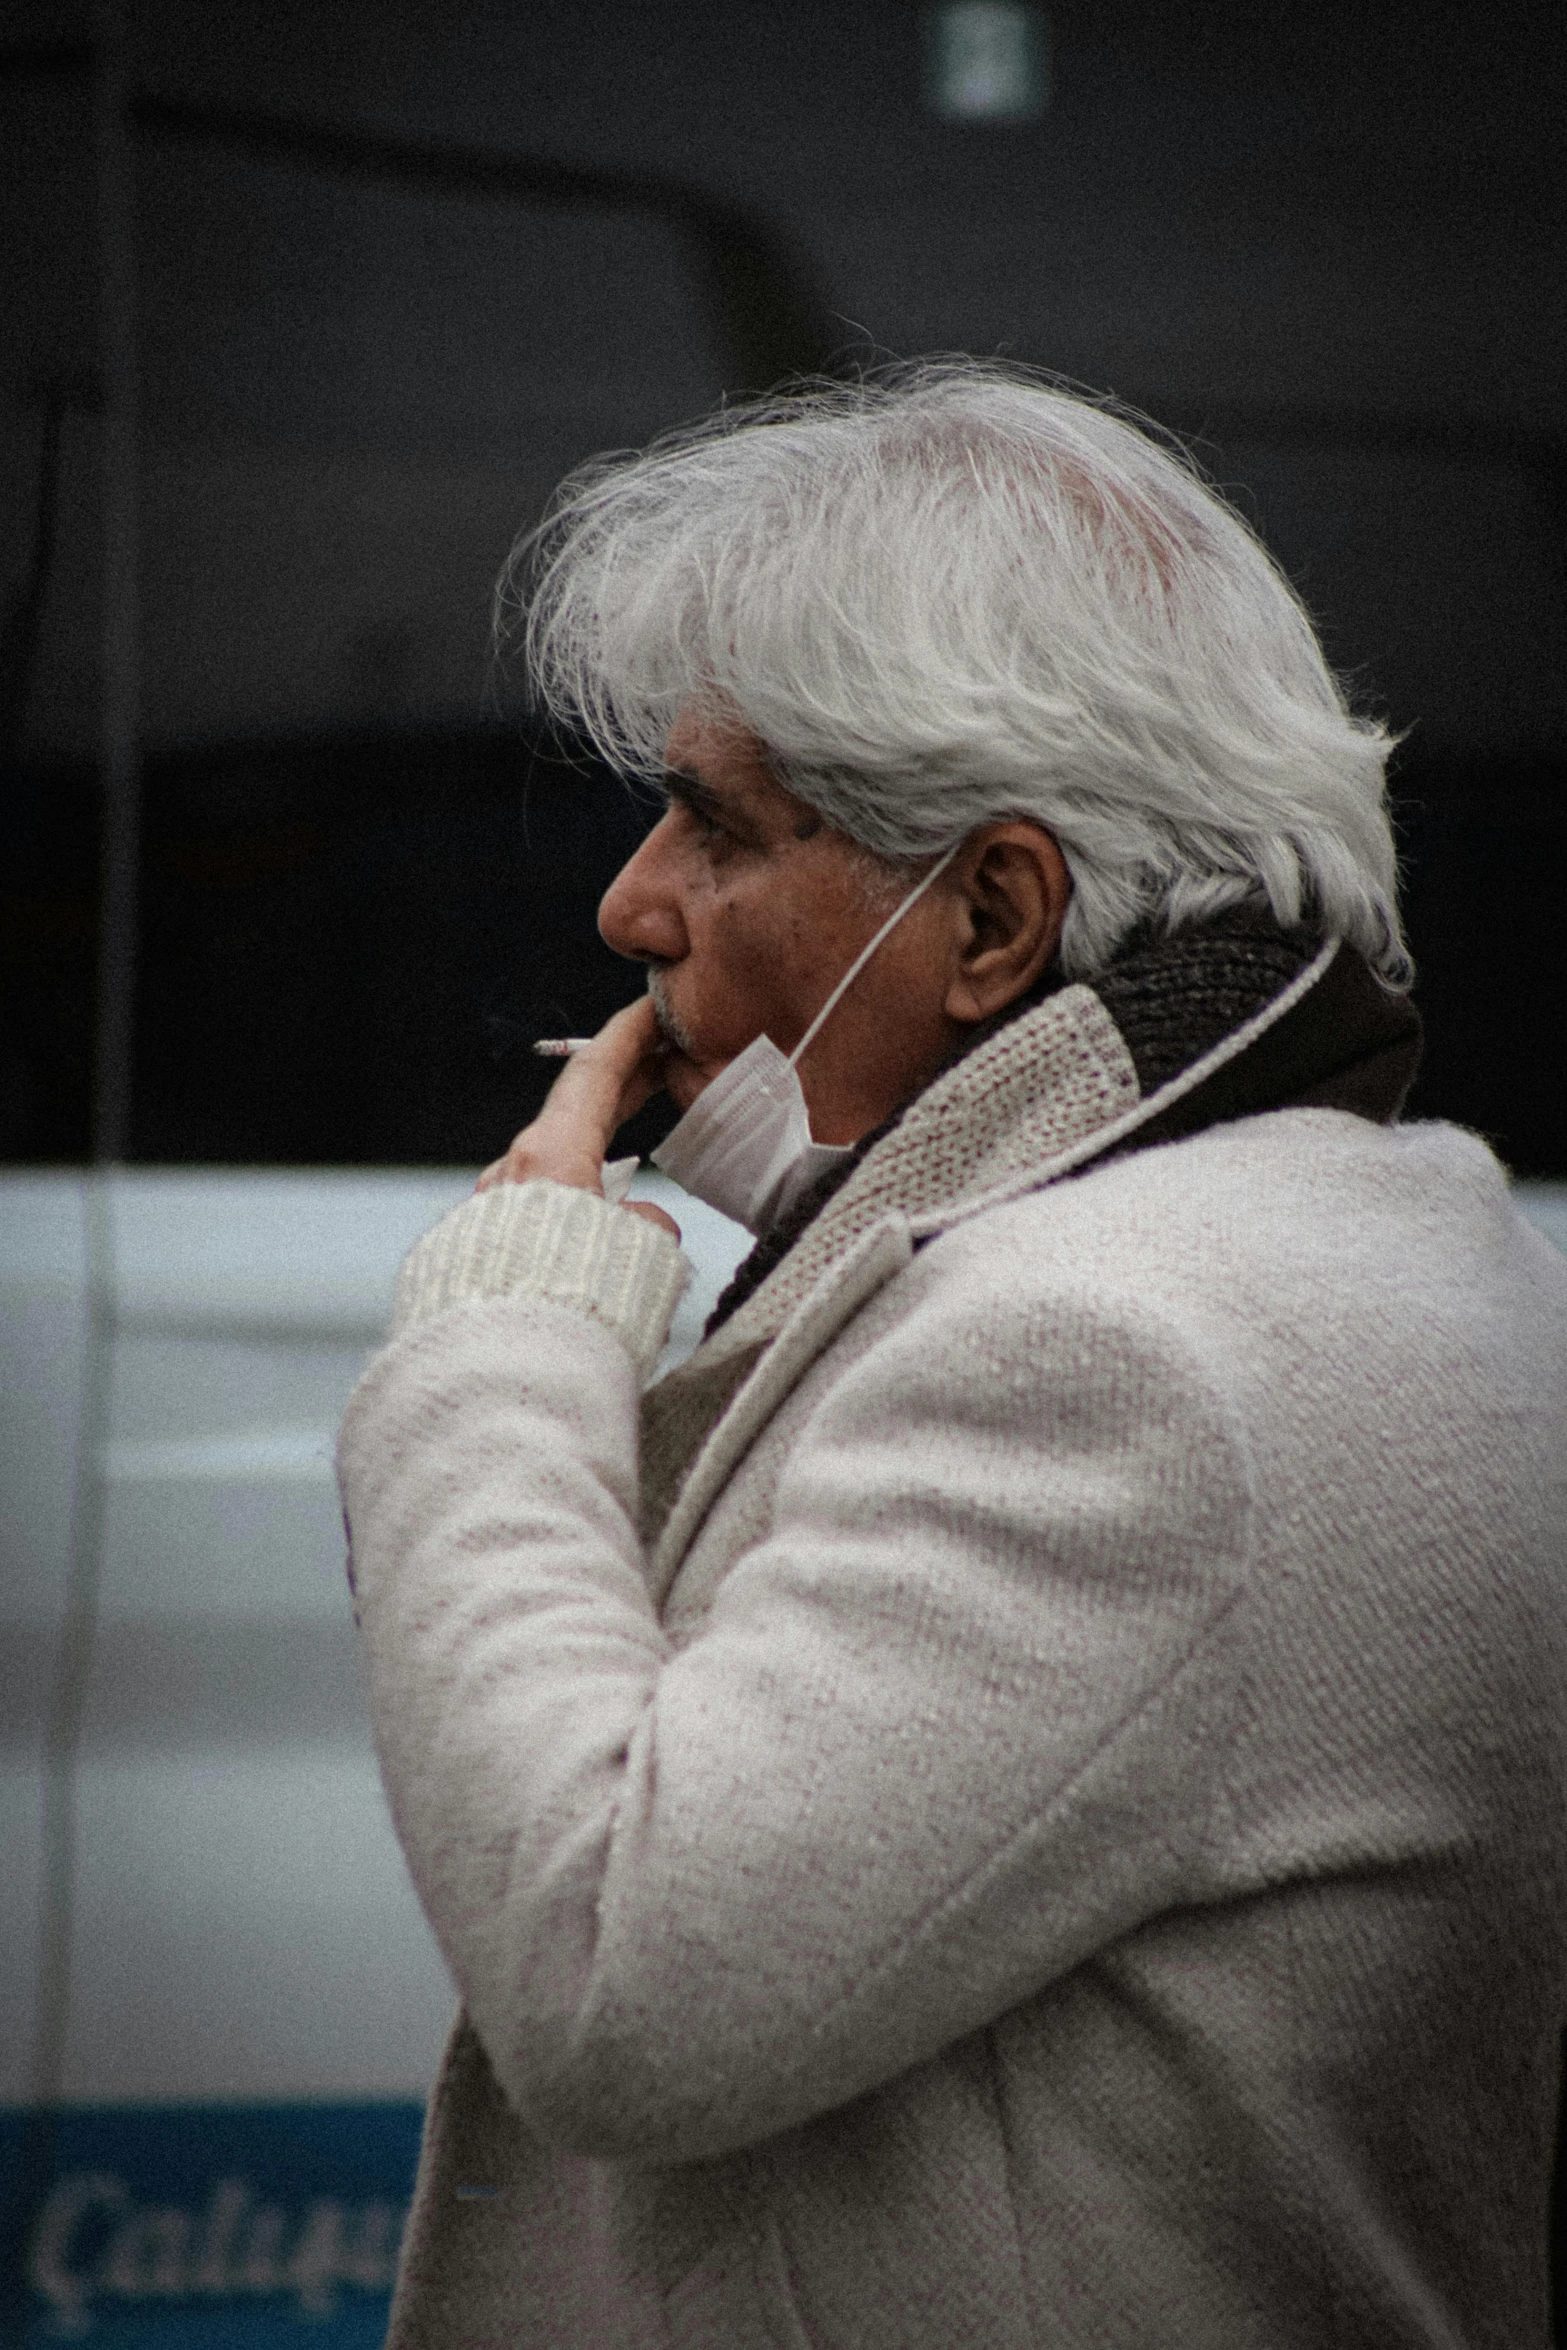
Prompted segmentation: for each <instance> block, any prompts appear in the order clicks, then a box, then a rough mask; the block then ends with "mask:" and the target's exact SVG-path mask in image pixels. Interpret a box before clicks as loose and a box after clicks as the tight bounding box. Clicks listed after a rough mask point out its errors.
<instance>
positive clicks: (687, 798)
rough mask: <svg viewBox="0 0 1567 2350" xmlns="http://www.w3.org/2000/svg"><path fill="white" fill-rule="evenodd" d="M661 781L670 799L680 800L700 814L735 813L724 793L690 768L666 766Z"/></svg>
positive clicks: (722, 814)
mask: <svg viewBox="0 0 1567 2350" xmlns="http://www.w3.org/2000/svg"><path fill="white" fill-rule="evenodd" d="M660 781H661V783H662V787H663V789H664V791H665V792H666V793H667V795H668V797H669V798H670V799H672V800H678V801H679V802H680V804H681V806H682V807H683V808H690V809H692V810H693V811H694V813H695V814H696V815H698V816H729V815H732V814H733V810H732V809H731V808H730V807H729V805H728V803H727V801H725V800H724V798H723V797H722V795H721V794H720V793H718V792H716V791H714V789H713V787H712V785H711V784H710V783H704V782H703V780H702V778H701V776H700V775H693V774H692V773H691V772H690V770H689V768H685V767H666V768H665V769H664V772H663V775H662V777H661V779H660Z"/></svg>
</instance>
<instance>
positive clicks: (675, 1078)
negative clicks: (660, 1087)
mask: <svg viewBox="0 0 1567 2350" xmlns="http://www.w3.org/2000/svg"><path fill="white" fill-rule="evenodd" d="M717 1075H718V1071H717V1070H716V1069H703V1068H701V1067H699V1066H698V1064H697V1063H696V1062H695V1061H692V1060H688V1059H687V1057H686V1055H685V1054H684V1053H683V1052H681V1050H680V1049H679V1047H678V1045H671V1046H670V1048H669V1057H668V1059H667V1060H666V1061H665V1063H664V1091H665V1092H666V1093H667V1094H668V1096H669V1098H670V1100H671V1101H672V1102H673V1103H674V1105H675V1107H676V1109H677V1110H679V1111H680V1112H681V1113H682V1114H684V1112H685V1111H687V1110H689V1109H690V1107H691V1104H692V1103H693V1102H694V1101H695V1100H696V1097H697V1095H698V1094H699V1093H705V1092H706V1090H707V1088H708V1087H709V1086H710V1085H711V1084H712V1082H713V1079H714V1078H715V1077H716V1076H717Z"/></svg>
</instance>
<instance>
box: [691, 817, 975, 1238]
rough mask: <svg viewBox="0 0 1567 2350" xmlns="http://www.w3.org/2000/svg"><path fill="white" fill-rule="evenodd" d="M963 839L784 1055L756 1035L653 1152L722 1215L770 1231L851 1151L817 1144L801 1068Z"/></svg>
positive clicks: (901, 908)
mask: <svg viewBox="0 0 1567 2350" xmlns="http://www.w3.org/2000/svg"><path fill="white" fill-rule="evenodd" d="M962 845H963V844H962V843H961V841H954V843H953V845H952V847H951V848H950V849H948V851H947V853H946V855H945V856H944V857H942V858H940V859H939V860H938V861H937V863H936V864H934V865H933V866H932V867H931V869H930V871H929V872H928V873H927V874H926V875H925V877H924V879H923V880H921V881H920V882H918V883H917V884H916V885H915V887H914V888H913V889H911V890H910V892H909V894H908V896H907V897H906V898H905V899H904V900H903V902H902V904H901V905H900V906H898V908H897V909H896V911H895V912H894V913H893V914H892V915H891V916H890V917H889V919H888V920H887V921H885V922H884V923H883V924H882V926H881V928H880V930H878V931H877V933H876V935H875V937H874V938H873V939H872V940H871V942H870V944H869V945H868V946H866V947H863V948H862V949H861V950H860V952H859V954H857V955H856V956H855V958H854V961H853V962H852V963H851V964H850V965H849V968H848V970H847V971H846V972H845V973H844V975H843V977H842V978H841V979H840V980H839V982H838V984H837V986H836V987H835V988H834V989H833V991H832V994H831V995H830V996H829V997H828V998H827V1001H826V1003H824V1004H823V1006H822V1008H821V1010H820V1011H819V1012H818V1013H817V1015H816V1017H815V1019H814V1020H813V1021H812V1022H811V1025H810V1027H809V1028H808V1029H807V1030H806V1032H805V1034H804V1035H803V1036H802V1037H801V1039H800V1041H799V1043H798V1044H797V1045H796V1046H795V1048H794V1051H793V1052H792V1053H791V1054H790V1055H789V1057H788V1059H787V1060H786V1059H785V1058H784V1056H783V1054H782V1053H781V1052H780V1051H779V1050H778V1047H777V1046H776V1045H775V1044H774V1042H773V1040H772V1038H771V1037H770V1036H758V1037H756V1038H755V1039H754V1040H753V1042H752V1043H750V1044H748V1045H747V1046H746V1048H745V1051H744V1052H743V1053H739V1054H737V1055H736V1057H735V1059H734V1060H732V1061H730V1062H729V1063H728V1064H727V1066H726V1067H725V1068H723V1069H721V1070H720V1071H719V1073H718V1075H717V1076H716V1077H715V1078H714V1079H713V1080H712V1082H711V1084H709V1085H706V1086H704V1087H703V1089H702V1091H701V1092H700V1093H699V1094H698V1095H697V1097H696V1100H695V1101H694V1102H693V1103H692V1104H691V1107H690V1109H689V1110H687V1112H686V1114H685V1116H684V1117H683V1118H682V1119H681V1121H680V1123H679V1125H678V1126H676V1127H675V1128H674V1130H673V1131H672V1132H671V1133H670V1134H668V1135H666V1136H665V1138H664V1140H663V1141H662V1142H661V1143H660V1144H659V1146H658V1148H657V1150H656V1151H654V1153H653V1164H654V1166H655V1167H661V1168H662V1169H663V1171H664V1173H665V1174H666V1175H671V1176H673V1178H674V1180H675V1181H676V1182H677V1183H678V1184H679V1185H680V1186H681V1188H682V1189H683V1190H685V1191H689V1192H691V1193H692V1194H693V1195H694V1196H695V1197H696V1198H697V1199H700V1200H706V1202H707V1204H708V1206H709V1207H710V1208H717V1210H718V1211H719V1214H720V1215H723V1216H732V1217H733V1218H734V1221H735V1222H736V1223H737V1224H743V1225H744V1226H745V1227H746V1229H747V1231H749V1232H754V1233H758V1234H760V1233H763V1232H766V1231H767V1230H768V1229H769V1227H770V1226H771V1225H773V1224H776V1223H777V1221H778V1219H779V1217H780V1216H783V1215H785V1214H787V1212H788V1210H789V1209H790V1208H792V1207H793V1206H794V1203H795V1201H796V1200H797V1199H799V1198H800V1196H801V1194H802V1193H803V1192H804V1191H805V1190H806V1189H807V1188H808V1186H809V1185H811V1184H812V1183H814V1182H815V1181H816V1178H817V1177H818V1175H820V1174H822V1173H823V1172H824V1171H825V1169H827V1168H828V1167H832V1166H836V1165H837V1164H838V1163H839V1162H840V1161H841V1160H843V1159H847V1158H848V1157H849V1156H850V1155H851V1149H852V1146H851V1145H849V1144H847V1143H841V1144H840V1143H829V1142H813V1141H812V1140H811V1121H810V1115H809V1112H808V1111H807V1109H806V1106H805V1095H804V1092H803V1091H802V1089H801V1085H800V1079H799V1076H798V1073H797V1071H798V1064H799V1062H800V1061H801V1059H802V1058H803V1056H804V1054H805V1051H806V1048H807V1046H809V1045H810V1044H812V1043H814V1041H815V1039H816V1037H817V1036H818V1035H819V1034H820V1032H821V1029H822V1025H823V1023H824V1022H825V1020H826V1018H827V1015H828V1013H829V1012H831V1011H833V1010H835V1009H836V1007H837V1005H838V1003H839V1002H840V1001H841V999H842V997H843V996H844V995H845V993H846V992H847V990H848V989H849V987H850V986H851V985H852V984H853V982H854V981H855V980H856V979H858V977H859V975H860V973H861V972H862V971H863V970H864V968H865V966H866V964H867V963H868V962H869V961H870V959H871V957H872V955H874V954H875V952H876V949H877V948H878V947H879V946H880V945H881V943H882V940H883V939H884V938H886V937H888V936H889V935H890V933H891V932H892V931H894V930H895V929H896V928H897V926H898V924H899V923H900V922H901V921H902V920H903V917H904V915H905V914H906V913H907V912H908V910H909V908H910V907H911V906H912V905H913V904H914V903H915V902H916V900H917V899H919V898H921V897H923V896H924V894H925V892H926V890H928V889H929V887H930V885H931V883H932V882H933V881H934V880H935V879H936V878H937V876H938V875H939V874H941V873H944V872H945V871H946V868H947V867H948V866H949V865H950V864H951V862H952V860H953V858H954V857H955V856H956V855H957V853H958V850H959V849H960V848H961V846H962Z"/></svg>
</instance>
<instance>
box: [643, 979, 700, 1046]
mask: <svg viewBox="0 0 1567 2350" xmlns="http://www.w3.org/2000/svg"><path fill="white" fill-rule="evenodd" d="M647 991H648V994H649V995H650V996H651V997H652V999H653V1010H654V1012H655V1014H656V1015H657V1018H658V1025H659V1028H660V1030H661V1032H662V1033H663V1035H664V1036H665V1037H667V1039H668V1040H669V1042H670V1043H671V1044H672V1045H673V1046H674V1048H675V1050H676V1052H677V1053H683V1054H684V1055H685V1058H686V1059H687V1060H688V1061H694V1060H695V1059H696V1058H697V1048H696V1039H695V1038H694V1037H693V1036H692V1034H691V1031H690V1029H689V1028H687V1026H686V1024H685V1022H684V1021H683V1020H682V1019H681V1017H680V1015H679V1013H678V1012H677V1011H676V1010H675V1008H674V1006H673V1004H672V1003H671V1002H670V1000H669V989H668V986H667V984H666V982H665V978H664V973H663V970H662V969H661V968H660V967H659V966H658V965H657V964H650V965H649V966H648V975H647Z"/></svg>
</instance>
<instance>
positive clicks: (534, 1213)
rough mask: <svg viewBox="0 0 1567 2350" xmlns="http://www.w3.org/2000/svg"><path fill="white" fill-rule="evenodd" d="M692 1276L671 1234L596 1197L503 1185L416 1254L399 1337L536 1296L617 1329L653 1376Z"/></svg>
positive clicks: (459, 1210)
mask: <svg viewBox="0 0 1567 2350" xmlns="http://www.w3.org/2000/svg"><path fill="white" fill-rule="evenodd" d="M689 1272H690V1268H689V1266H688V1265H687V1264H686V1261H685V1259H684V1258H683V1257H682V1256H681V1254H680V1251H679V1249H678V1247H677V1246H676V1244H675V1242H674V1241H673V1240H672V1239H671V1237H670V1235H669V1234H668V1233H667V1232H661V1231H660V1230H659V1229H658V1227H657V1225H656V1224H649V1223H648V1222H647V1221H646V1220H645V1219H644V1218H642V1217H640V1216H626V1215H622V1214H621V1213H620V1212H619V1211H618V1210H617V1209H611V1208H607V1207H606V1206H605V1203H604V1202H603V1201H602V1200H601V1199H598V1198H596V1197H595V1196H594V1195H593V1193H591V1192H587V1191H574V1190H571V1189H569V1188H568V1187H567V1186H566V1185H565V1184H562V1183H540V1182H535V1183H515V1184H514V1183H503V1184H499V1185H497V1186H496V1188H495V1189H494V1190H493V1191H483V1192H477V1193H475V1195H474V1197H473V1198H472V1199H468V1200H464V1201H463V1202H462V1203H461V1205H460V1206H458V1207H455V1208H453V1209H452V1210H451V1211H450V1213H449V1214H447V1215H445V1216H443V1217H442V1219H441V1221H440V1223H439V1224H437V1225H436V1226H435V1229H434V1230H433V1231H431V1232H427V1233H426V1234H425V1236H424V1238H423V1239H422V1240H421V1241H419V1242H418V1243H417V1245H416V1246H415V1247H414V1248H413V1249H412V1250H410V1252H409V1254H408V1257H407V1259H406V1260H405V1262H404V1265H403V1269H402V1272H401V1273H400V1274H399V1276H398V1282H397V1296H396V1300H395V1302H394V1305H393V1308H392V1334H393V1336H394V1337H395V1336H396V1335H397V1334H398V1333H399V1332H400V1331H403V1330H406V1329H408V1328H409V1327H410V1325H411V1324H413V1323H414V1322H423V1321H428V1320H429V1318H430V1316H431V1315H432V1314H438V1313H441V1312H443V1311H444V1309H445V1308H446V1307H447V1306H449V1305H454V1304H457V1303H459V1302H460V1301H462V1300H464V1299H468V1298H475V1297H501V1296H504V1295H505V1294H506V1292H507V1291H508V1290H528V1291H530V1292H531V1293H532V1294H533V1295H534V1296H537V1297H550V1298H554V1299H555V1301H556V1303H557V1304H559V1305H566V1306H575V1307H576V1308H578V1310H579V1311H580V1312H582V1313H585V1314H591V1315H592V1316H593V1317H594V1319H595V1320H596V1321H599V1322H602V1323H603V1324H604V1326H605V1328H606V1329H609V1330H613V1331H614V1333H615V1335H616V1337H617V1338H619V1339H620V1340H621V1341H622V1343H623V1344H624V1345H625V1346H626V1348H627V1349H628V1350H629V1352H630V1354H631V1357H632V1360H633V1361H634V1362H635V1363H636V1365H637V1368H638V1370H639V1371H640V1372H641V1373H642V1375H643V1377H644V1378H646V1376H647V1374H648V1372H649V1371H651V1370H652V1368H653V1365H654V1364H655V1363H656V1362H657V1360H658V1356H659V1350H660V1348H661V1347H662V1346H663V1343H664V1340H665V1338H666V1337H667V1336H668V1334H669V1324H670V1320H671V1317H672V1316H673V1314H674V1310H675V1307H676V1306H677V1305H678V1303H679V1301H680V1292H681V1290H682V1289H683V1288H684V1287H685V1285H686V1281H687V1279H688V1277H689Z"/></svg>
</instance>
